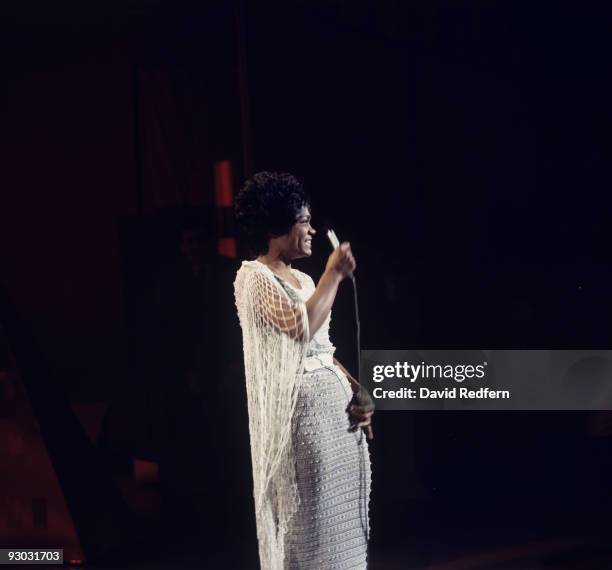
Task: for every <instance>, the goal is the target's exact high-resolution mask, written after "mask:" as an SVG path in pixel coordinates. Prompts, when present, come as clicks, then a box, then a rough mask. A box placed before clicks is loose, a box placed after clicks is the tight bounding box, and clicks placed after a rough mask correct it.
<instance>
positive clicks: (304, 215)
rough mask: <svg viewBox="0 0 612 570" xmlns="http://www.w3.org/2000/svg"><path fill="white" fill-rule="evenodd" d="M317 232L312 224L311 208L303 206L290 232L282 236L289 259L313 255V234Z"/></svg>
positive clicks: (283, 245)
mask: <svg viewBox="0 0 612 570" xmlns="http://www.w3.org/2000/svg"><path fill="white" fill-rule="evenodd" d="M315 233H317V232H316V231H315V229H314V228H313V227H312V226H311V225H310V209H309V208H308V207H307V206H303V207H302V209H301V210H300V211H299V212H298V215H297V216H296V219H295V224H293V226H291V230H290V231H289V233H288V234H286V235H284V236H282V237H281V238H280V239H282V249H283V251H284V252H285V254H286V255H287V257H288V258H289V259H299V258H300V257H310V256H311V255H312V236H313V235H314V234H315Z"/></svg>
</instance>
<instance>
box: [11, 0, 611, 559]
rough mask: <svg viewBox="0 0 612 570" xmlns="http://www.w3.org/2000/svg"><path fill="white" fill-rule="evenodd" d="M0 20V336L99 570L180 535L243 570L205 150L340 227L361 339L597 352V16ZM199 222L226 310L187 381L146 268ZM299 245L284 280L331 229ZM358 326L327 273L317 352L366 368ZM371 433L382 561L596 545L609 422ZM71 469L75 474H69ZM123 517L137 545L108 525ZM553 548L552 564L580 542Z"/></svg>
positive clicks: (246, 10) (344, 9)
mask: <svg viewBox="0 0 612 570" xmlns="http://www.w3.org/2000/svg"><path fill="white" fill-rule="evenodd" d="M1 10H2V13H1V23H0V32H1V33H0V38H1V40H0V42H1V45H0V51H1V53H2V56H1V58H2V73H3V75H4V81H3V89H2V92H1V95H0V102H1V106H2V122H1V125H2V128H1V129H0V140H1V141H2V157H3V161H2V163H3V167H2V169H1V171H0V188H2V202H1V204H0V216H1V223H0V238H1V241H0V248H1V250H0V251H1V255H2V257H1V259H2V266H1V268H0V271H1V273H0V284H1V285H2V289H3V291H4V292H3V315H4V316H3V317H2V319H3V326H4V328H5V329H6V335H7V338H8V339H9V344H10V345H11V348H12V351H13V352H14V353H15V354H16V368H17V369H18V370H19V372H20V373H21V378H22V381H23V383H24V384H25V385H26V386H27V389H28V393H29V395H30V398H31V400H32V407H33V410H34V415H36V416H37V417H38V418H39V420H40V421H41V428H42V431H43V435H44V436H45V438H46V445H47V450H48V452H49V454H50V456H51V461H52V462H53V467H54V470H55V472H56V473H57V476H58V479H59V481H60V485H61V486H62V492H63V493H64V496H65V497H66V501H67V503H68V504H69V505H70V510H71V513H72V516H73V519H74V520H75V524H76V526H77V530H78V531H79V534H80V539H81V543H82V545H83V547H84V549H85V551H86V552H85V554H86V558H88V559H90V560H92V561H96V560H106V561H111V562H113V561H115V560H118V559H119V558H121V557H123V558H121V559H124V557H125V556H126V554H125V552H127V551H129V552H132V553H133V552H137V549H135V548H132V547H131V546H126V545H130V544H132V543H131V542H130V540H131V541H134V540H142V541H144V542H145V543H146V542H147V541H150V540H154V539H152V538H151V537H159V536H161V537H170V536H172V537H173V538H172V540H170V539H169V538H168V539H167V540H166V541H164V540H161V541H159V540H157V544H158V546H159V545H160V544H162V545H163V544H174V543H175V542H176V541H177V540H179V541H180V540H183V541H185V543H186V544H191V545H192V544H196V543H197V544H200V543H201V544H207V545H209V547H208V548H209V549H208V550H207V552H209V553H210V554H211V556H213V555H216V556H219V557H222V556H229V555H228V552H230V551H231V552H233V555H234V556H236V551H235V548H232V545H235V544H240V545H242V546H241V548H240V549H239V550H240V552H239V553H238V554H240V555H243V556H244V558H243V559H241V560H242V561H241V562H235V567H237V568H242V567H244V568H247V567H253V564H254V560H256V553H255V545H254V532H255V531H254V521H253V513H252V504H251V502H252V499H251V496H250V489H249V485H250V484H251V483H250V478H249V477H250V475H249V470H250V465H249V462H248V459H249V455H248V454H249V451H248V439H247V438H248V432H247V427H246V406H245V402H244V398H245V394H244V390H243V385H242V384H241V383H240V382H241V381H242V380H241V374H240V359H241V354H240V346H239V338H238V336H237V335H239V331H237V327H238V324H237V321H236V318H235V315H234V312H233V307H232V299H231V294H232V290H231V287H232V278H233V274H234V272H235V269H236V268H237V263H238V261H237V260H232V261H224V260H222V259H219V258H217V257H215V256H213V255H212V254H211V253H210V250H212V249H214V247H215V244H216V240H217V238H219V237H220V236H223V235H226V236H227V235H230V234H231V232H232V225H231V221H230V220H229V212H228V211H227V210H226V211H222V209H219V208H216V207H215V190H214V189H215V185H214V176H213V168H214V164H215V162H216V161H219V160H230V161H231V165H232V175H233V176H232V178H233V189H234V192H235V191H237V189H238V188H239V187H240V184H241V182H242V181H243V180H244V178H245V176H247V175H248V174H250V173H252V172H254V171H258V170H263V169H269V170H287V171H291V172H293V173H295V174H296V175H298V176H299V177H300V178H301V179H302V180H303V181H304V183H305V185H306V187H307V190H308V191H309V192H310V194H311V196H312V211H313V222H314V225H315V227H319V229H320V230H322V227H323V224H324V223H329V224H331V225H333V227H334V228H335V229H336V231H337V233H338V234H339V235H340V237H341V238H342V239H349V240H350V241H351V243H352V246H353V250H354V252H355V254H356V257H357V261H358V271H357V275H358V282H359V288H360V289H359V292H360V302H361V306H360V309H361V321H362V346H363V347H364V348H371V349H374V348H381V349H385V348H389V349H390V348H398V349H401V348H408V347H411V348H412V347H414V348H474V349H478V348H517V349H522V348H551V349H554V348H609V347H610V332H609V330H610V329H609V322H610V316H611V309H612V305H611V303H610V296H609V294H608V289H609V284H610V282H611V281H610V277H611V268H610V261H609V244H610V238H611V237H612V236H611V235H610V227H609V224H607V223H606V222H607V220H608V217H609V215H608V208H609V206H610V198H609V197H608V190H609V188H610V170H609V166H610V150H611V149H610V137H609V132H610V127H611V126H612V125H611V120H610V119H611V117H610V112H609V101H610V100H611V99H612V88H611V86H610V79H609V76H610V73H609V71H610V69H609V63H608V62H609V57H610V54H611V51H612V40H611V39H610V34H609V30H610V24H611V18H610V12H609V10H607V9H605V8H604V7H603V5H601V4H597V3H577V2H567V3H565V2H555V3H550V2H546V3H544V2H540V3H534V2H495V1H487V2H484V1H483V2H454V1H440V0H436V1H424V0H423V1H414V2H403V1H400V0H397V1H381V2H373V1H365V0H363V1H346V2H341V1H337V2H282V3H281V2H278V3H269V2H242V3H238V2H208V3H196V2H182V3H179V2H168V1H162V0H157V1H150V2H145V1H140V2H138V1H128V2H91V3H82V2H74V3H72V2H56V3H44V2H8V3H5V4H3V5H2V9H1ZM194 218H196V219H197V220H198V221H197V223H198V224H200V225H202V226H203V228H204V230H203V234H202V235H203V237H204V241H205V242H206V246H205V248H204V249H205V250H206V251H207V252H208V253H207V254H206V256H205V258H206V260H207V263H208V265H209V266H210V267H211V268H213V269H211V275H212V277H211V280H210V282H209V283H214V286H215V287H216V289H214V291H215V293H214V294H215V295H219V298H221V297H222V298H223V301H222V302H221V301H220V302H219V304H218V306H216V309H218V312H215V311H214V310H213V308H211V307H210V306H208V307H207V308H205V309H203V311H204V312H203V313H202V315H203V317H202V319H203V320H204V321H206V322H207V323H208V325H207V326H210V327H211V328H212V329H214V330H216V331H218V335H215V340H216V342H219V345H218V346H216V348H215V349H214V350H210V354H209V355H208V354H207V353H205V354H204V357H205V359H206V357H207V356H209V357H210V369H207V368H206V366H204V367H203V370H200V376H199V378H200V381H199V384H198V389H197V390H195V391H194V390H193V389H192V387H190V386H188V385H186V384H185V381H184V377H185V374H184V373H185V370H184V368H185V364H184V362H182V361H180V362H179V361H178V360H177V359H180V358H187V357H185V356H184V355H183V354H182V353H181V355H180V356H177V354H178V353H177V352H172V350H178V348H177V347H176V346H174V347H171V346H170V345H171V344H172V342H171V340H172V338H177V337H176V336H173V335H171V334H169V332H168V331H169V330H173V329H172V326H175V327H182V326H184V322H182V321H180V320H179V319H175V320H174V321H172V319H170V320H171V321H172V322H171V323H170V324H169V321H168V320H167V318H166V317H168V315H176V311H177V310H179V309H177V308H176V305H173V301H172V300H171V299H172V298H173V299H175V300H176V298H177V297H180V296H181V293H180V287H181V286H182V285H181V284H180V283H178V281H177V283H178V284H176V283H175V284H174V285H172V284H171V285H168V282H167V281H164V276H165V277H166V278H167V277H168V275H177V273H176V272H175V271H174V269H175V268H176V265H174V264H176V263H179V262H178V261H177V259H178V257H177V255H178V254H177V247H176V245H177V243H178V237H177V236H178V235H180V229H181V228H184V227H185V225H186V224H187V225H188V224H192V225H193V224H194V222H193V219H194ZM228 232H230V233H229V234H228ZM314 245H315V247H314V249H315V254H314V256H313V258H312V259H309V260H306V261H304V262H303V263H301V264H299V265H297V266H298V267H300V268H302V269H304V270H306V271H308V272H309V273H311V274H312V275H313V277H315V278H316V277H317V276H318V275H319V274H320V271H321V269H322V267H323V265H324V262H325V259H326V256H327V254H328V246H327V243H326V242H325V239H324V237H323V231H320V232H319V236H318V239H317V240H316V241H315V244H314ZM239 251H241V250H239ZM240 257H241V255H239V256H238V259H239V258H240ZM177 271H178V270H177ZM160 275H161V276H162V277H160ZM177 279H178V278H177ZM160 283H161V285H160ZM164 284H165V285H164ZM183 285H184V284H183ZM164 286H167V288H166V289H164ZM174 286H176V287H177V288H178V289H173V287H174ZM210 287H212V285H210ZM160 288H161V289H160ZM160 290H161V291H162V292H163V291H166V292H167V293H168V295H169V297H167V298H166V300H165V301H164V300H163V299H164V297H163V295H162V296H161V299H162V300H161V301H160V293H159V291H160ZM207 291H211V289H210V288H209V289H207ZM211 294H212V293H211ZM215 298H217V297H215ZM164 303H165V304H164ZM200 309H201V307H200ZM180 310H181V311H185V314H188V313H189V304H185V306H183V307H182V308H180ZM352 318H353V317H352V297H351V294H350V288H349V287H348V285H344V286H343V288H342V290H341V294H340V296H339V298H338V300H337V303H336V308H335V312H334V324H333V328H332V340H333V341H334V342H335V344H336V345H337V347H338V352H337V354H338V356H339V359H340V360H341V361H342V362H344V363H345V364H346V365H347V366H348V367H349V368H351V369H352V370H354V369H355V348H354V344H355V342H354V325H353V320H352ZM177 330H178V329H177ZM206 334H208V335H209V336H208V337H206V338H210V332H208V333H206ZM179 336H180V335H179ZM220 354H223V357H221V356H220ZM220 361H222V362H221V363H219V362H220ZM220 366H222V367H224V368H223V371H221V372H220V371H219V369H218V368H216V367H220ZM213 370H214V373H213V372H212V371H213ZM219 378H223V380H222V381H220V380H219ZM51 402H56V403H57V406H56V407H55V408H54V409H56V410H57V409H60V408H59V406H61V405H63V406H65V407H64V408H61V409H62V410H63V412H62V414H60V416H61V418H62V419H61V420H60V419H59V417H58V416H57V415H54V414H52V413H50V412H49V407H50V406H51ZM75 402H76V403H83V402H85V403H87V402H89V403H99V404H100V405H101V408H100V409H101V410H102V412H103V414H102V415H103V421H102V422H101V424H100V425H99V426H98V430H99V432H98V433H97V436H96V438H94V443H93V444H91V443H90V442H88V441H86V440H84V439H82V438H79V436H77V435H75V433H76V432H77V431H79V430H81V429H82V428H81V425H82V424H83V423H87V421H88V418H87V417H83V415H82V414H81V415H80V416H79V417H78V420H79V421H77V418H76V417H75V418H74V420H75V421H74V422H72V423H71V422H70V421H67V420H66V418H67V417H72V414H74V413H75V412H74V410H75V406H74V405H73V404H74V403H75ZM76 415H77V416H78V414H76ZM179 417H180V418H181V419H180V421H178V420H176V418H179ZM375 433H376V440H375V442H374V444H373V446H372V457H373V465H374V474H373V480H374V487H373V501H372V507H371V508H372V512H371V515H372V529H373V531H372V532H373V534H372V537H373V538H372V562H373V564H377V565H378V566H375V567H381V568H394V567H396V566H393V564H394V563H395V564H396V565H397V567H398V568H399V567H401V568H404V567H408V566H407V565H408V564H413V565H414V567H415V568H417V567H418V568H420V567H425V566H424V565H426V564H433V563H434V562H442V561H445V560H449V559H451V558H452V557H453V556H459V555H468V554H473V553H476V552H479V551H480V550H482V549H484V548H493V547H500V548H501V547H506V546H507V547H510V546H512V545H518V544H523V543H526V542H529V541H534V540H535V541H541V542H542V543H546V541H548V540H559V541H561V542H563V541H564V540H566V538H567V537H569V538H567V540H568V542H570V543H571V541H572V540H573V538H572V537H574V538H575V537H576V536H583V535H582V534H580V533H583V534H584V536H585V537H588V538H589V539H591V538H592V537H593V536H599V533H601V532H606V531H607V528H608V523H607V519H608V514H609V511H610V503H609V499H608V481H609V477H610V457H611V454H610V451H611V450H610V436H611V434H612V429H611V428H610V421H609V418H608V417H607V416H606V415H605V414H604V415H602V414H591V413H588V412H571V413H570V412H554V413H551V412H546V413H544V412H542V413H534V412H530V413H527V412H524V413H503V414H502V413H497V414H495V413H486V412H481V413H477V414H476V413H472V414H461V413H449V412H446V413H432V412H428V413H408V412H386V413H381V414H378V415H377V417H376V421H375ZM81 456H83V457H89V458H90V460H91V462H90V464H88V465H89V467H88V468H87V469H85V468H83V469H82V471H81V472H80V476H75V475H74V467H73V465H74V459H75V457H81ZM135 458H143V459H146V460H148V461H151V462H153V463H155V464H157V465H158V466H159V484H158V486H156V485H153V486H152V487H149V488H148V490H147V492H149V493H150V495H152V496H156V494H157V495H158V496H159V497H160V501H161V502H160V504H161V506H160V508H159V509H156V507H155V505H156V503H155V500H154V499H151V500H152V501H153V502H152V505H153V506H151V505H149V507H147V508H148V510H147V509H142V508H141V507H139V505H141V503H139V502H138V500H135V499H133V496H130V493H138V492H140V491H138V490H134V489H131V488H128V487H126V483H125V480H126V478H129V469H130V467H129V466H130V465H131V461H133V459H135ZM100 469H102V470H103V471H104V472H105V473H106V472H107V475H108V476H107V477H106V478H105V479H104V480H98V479H95V478H93V473H99V472H100ZM94 481H95V483H94ZM122 481H123V483H122ZM102 488H104V489H106V490H107V491H105V492H106V493H108V496H109V497H110V496H112V497H114V499H113V500H112V501H111V500H109V501H102V500H101V499H99V497H100V496H102V495H103V493H101V491H100V489H102ZM126 488H127V489H128V490H127V491H126ZM23 492H24V493H25V494H26V495H27V490H24V491H23ZM226 496H228V497H231V499H228V500H227V501H226V500H225V498H224V497H226ZM96 497H98V499H96ZM96 500H98V501H99V502H100V503H104V504H98V503H96ZM115 500H116V506H112V507H111V506H110V505H111V504H113V505H114V504H115V503H113V501H115ZM147 500H148V499H147ZM145 502H146V501H145ZM228 505H229V506H228ZM103 509H107V511H108V512H107V515H106V517H107V518H105V516H101V515H100V512H101V510H103ZM113 509H115V510H113ZM139 509H140V510H139ZM228 510H229V514H228ZM117 513H123V515H125V516H126V517H136V518H134V519H133V520H134V521H136V522H135V523H134V524H135V525H136V526H137V525H138V524H142V525H143V528H146V531H143V532H140V533H139V532H134V533H132V534H130V533H127V534H125V535H120V536H116V537H114V538H112V539H111V538H109V537H110V536H112V535H113V533H112V532H111V531H110V530H109V529H110V527H112V526H113V525H112V523H111V522H110V521H113V520H115V519H116V518H117V517H118V514H117ZM126 513H130V514H126ZM123 515H122V516H123ZM130 520H132V519H130ZM151 521H153V522H151ZM145 523H146V524H145ZM146 525H150V526H146ZM24 536H27V530H24ZM211 537H215V538H214V540H213V539H212V538H211ZM224 540H225V541H226V542H227V544H228V545H229V546H221V545H222V544H224V543H223V541H224ZM194 541H195V542H194ZM427 544H429V545H430V546H427ZM9 546H10V545H9ZM34 546H35V545H34ZM122 549H123V550H122ZM591 550H592V549H591ZM162 551H163V552H165V551H164V550H163V548H162ZM544 551H545V552H547V550H546V548H544ZM116 552H122V555H121V556H119V555H118V554H116ZM134 556H136V555H134ZM142 556H143V557H145V559H146V555H145V554H144V549H143V554H142ZM160 556H161V555H160ZM517 556H518V555H517ZM543 556H544V555H543ZM550 556H552V558H551V560H548V559H547V560H548V562H546V563H548V564H549V566H550V567H551V568H552V567H556V566H554V564H555V563H557V562H559V560H570V559H573V560H577V561H578V563H579V561H580V560H582V558H581V557H586V554H584V553H583V552H582V551H576V552H573V553H572V554H571V556H570V555H569V554H568V555H567V556H566V557H565V558H564V555H561V554H557V555H556V556H557V558H555V556H554V555H550ZM589 556H592V555H589ZM602 556H603V555H602ZM254 557H255V558H254ZM572 557H573V558H572ZM178 558H181V556H178ZM186 558H190V557H189V556H187V557H186ZM195 558H196V557H194V560H195ZM181 559H182V558H181ZM220 559H221V558H220ZM591 562H592V561H591ZM591 562H589V563H591ZM173 563H175V564H176V563H177V562H176V561H175V562H173ZM542 563H543V564H544V562H542ZM211 564H212V563H211ZM228 564H230V563H229V562H227V563H226V567H233V566H227V565H228ZM402 564H404V565H402ZM500 564H501V563H500ZM585 564H586V562H585ZM210 567H213V566H212V565H211V566H210ZM220 567H221V566H220ZM410 567H412V566H410ZM469 567H471V566H469ZM490 567H491V568H494V567H495V568H497V567H498V566H494V565H493V566H490ZM517 567H520V566H517ZM546 567H548V566H546ZM559 567H561V566H559ZM576 567H580V566H576ZM585 567H586V566H585ZM593 567H595V566H593Z"/></svg>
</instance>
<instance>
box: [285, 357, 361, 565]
mask: <svg viewBox="0 0 612 570" xmlns="http://www.w3.org/2000/svg"><path fill="white" fill-rule="evenodd" d="M351 398H352V391H351V387H350V385H349V382H348V380H347V379H346V378H345V377H344V375H343V374H342V372H341V371H339V369H337V368H336V367H335V366H329V367H324V368H319V369H317V370H314V371H311V372H305V373H304V375H303V376H302V382H301V385H300V388H299V395H298V400H297V408H296V412H295V415H294V418H293V446H294V453H295V461H296V472H297V473H296V478H297V485H298V492H299V497H300V504H299V508H298V511H297V512H296V513H295V515H294V516H293V518H292V519H291V524H290V528H289V532H288V533H287V535H286V538H285V553H286V554H285V568H286V569H287V570H314V569H316V570H346V569H350V568H353V569H360V570H364V569H365V568H366V566H367V561H366V556H367V542H368V537H369V498H370V482H371V468H370V454H369V450H368V444H367V439H366V437H365V434H364V433H363V431H362V430H361V429H358V430H357V431H350V429H349V428H350V423H349V417H348V414H347V412H346V408H347V406H348V403H349V401H350V400H351Z"/></svg>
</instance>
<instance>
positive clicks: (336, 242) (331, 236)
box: [327, 229, 355, 281]
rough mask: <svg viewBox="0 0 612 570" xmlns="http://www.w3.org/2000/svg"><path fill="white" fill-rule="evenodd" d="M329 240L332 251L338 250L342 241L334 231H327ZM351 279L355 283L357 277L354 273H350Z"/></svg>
mask: <svg viewBox="0 0 612 570" xmlns="http://www.w3.org/2000/svg"><path fill="white" fill-rule="evenodd" d="M327 239H328V240H329V243H330V244H331V246H332V249H336V248H338V246H339V245H340V240H339V239H338V236H337V235H336V232H335V231H334V230H332V229H329V230H327ZM349 277H350V278H351V279H352V280H353V281H355V276H354V275H353V272H352V271H351V272H350V273H349Z"/></svg>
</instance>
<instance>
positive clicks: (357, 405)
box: [346, 386, 374, 441]
mask: <svg viewBox="0 0 612 570" xmlns="http://www.w3.org/2000/svg"><path fill="white" fill-rule="evenodd" d="M346 411H347V412H348V414H349V416H350V417H351V421H352V423H353V428H354V429H358V428H363V429H364V431H365V432H366V435H367V437H368V441H372V440H373V439H374V432H373V431H372V416H373V415H374V402H373V401H372V398H371V396H370V394H368V392H367V390H366V389H365V388H364V387H363V386H360V387H359V390H358V391H357V392H355V393H354V394H353V398H352V399H351V401H350V403H349V406H348V408H347V410H346Z"/></svg>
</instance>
